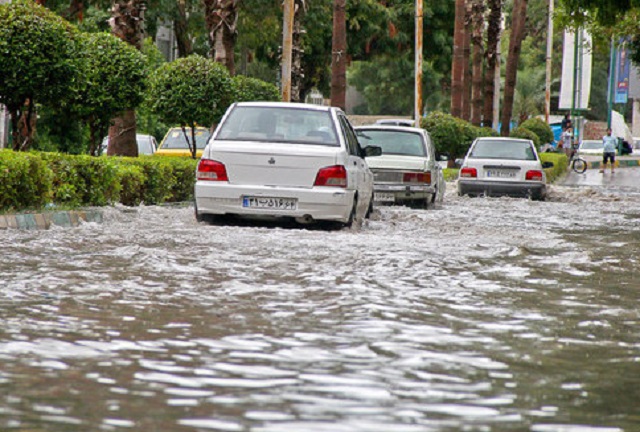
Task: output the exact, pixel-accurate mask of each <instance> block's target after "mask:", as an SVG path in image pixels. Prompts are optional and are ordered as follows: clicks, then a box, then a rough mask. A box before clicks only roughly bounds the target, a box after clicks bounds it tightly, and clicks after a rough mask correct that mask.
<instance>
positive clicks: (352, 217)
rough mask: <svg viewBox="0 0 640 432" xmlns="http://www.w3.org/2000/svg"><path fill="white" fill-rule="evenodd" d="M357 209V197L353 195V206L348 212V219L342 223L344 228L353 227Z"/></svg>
mask: <svg viewBox="0 0 640 432" xmlns="http://www.w3.org/2000/svg"><path fill="white" fill-rule="evenodd" d="M357 211H358V197H357V196H354V197H353V207H351V213H350V214H349V220H348V221H347V222H346V223H345V224H344V226H345V228H351V227H353V223H354V222H355V221H356V218H357Z"/></svg>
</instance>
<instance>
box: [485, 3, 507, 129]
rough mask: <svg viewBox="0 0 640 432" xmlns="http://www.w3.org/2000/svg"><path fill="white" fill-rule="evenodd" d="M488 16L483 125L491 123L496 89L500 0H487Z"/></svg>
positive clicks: (500, 16)
mask: <svg viewBox="0 0 640 432" xmlns="http://www.w3.org/2000/svg"><path fill="white" fill-rule="evenodd" d="M487 3H488V7H489V16H488V19H487V49H486V51H485V54H484V55H485V59H486V64H487V70H486V71H485V74H484V110H483V111H484V113H483V116H482V117H483V126H487V127H491V126H492V125H493V96H494V93H495V91H496V88H495V85H494V83H495V77H496V65H497V63H498V61H499V58H498V43H500V32H501V30H502V25H501V24H502V0H488V2H487Z"/></svg>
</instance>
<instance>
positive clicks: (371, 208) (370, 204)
mask: <svg viewBox="0 0 640 432" xmlns="http://www.w3.org/2000/svg"><path fill="white" fill-rule="evenodd" d="M372 213H373V197H371V199H370V200H369V207H368V208H367V213H366V214H365V215H364V217H365V218H366V219H369V218H370V217H371V214H372Z"/></svg>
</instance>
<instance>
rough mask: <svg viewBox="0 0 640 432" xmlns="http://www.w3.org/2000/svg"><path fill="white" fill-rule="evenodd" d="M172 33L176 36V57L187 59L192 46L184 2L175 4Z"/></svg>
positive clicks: (183, 0) (191, 51) (181, 0)
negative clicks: (175, 10) (175, 11)
mask: <svg viewBox="0 0 640 432" xmlns="http://www.w3.org/2000/svg"><path fill="white" fill-rule="evenodd" d="M173 32H174V33H175V35H176V46H177V48H178V57H180V58H182V57H187V56H189V55H190V54H192V53H193V44H192V43H191V38H190V37H189V31H188V26H187V4H186V1H185V0H180V1H178V2H177V13H176V16H175V18H174V20H173Z"/></svg>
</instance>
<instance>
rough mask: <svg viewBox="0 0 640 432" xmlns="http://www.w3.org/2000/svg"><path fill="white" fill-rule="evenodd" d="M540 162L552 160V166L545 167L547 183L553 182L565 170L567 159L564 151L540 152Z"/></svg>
mask: <svg viewBox="0 0 640 432" xmlns="http://www.w3.org/2000/svg"><path fill="white" fill-rule="evenodd" d="M540 160H541V161H542V162H553V168H546V169H545V170H544V171H545V173H546V174H547V183H553V182H554V181H556V180H557V179H558V178H560V177H562V176H563V175H564V174H565V173H566V172H567V167H568V164H569V159H567V155H565V154H564V153H540Z"/></svg>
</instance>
